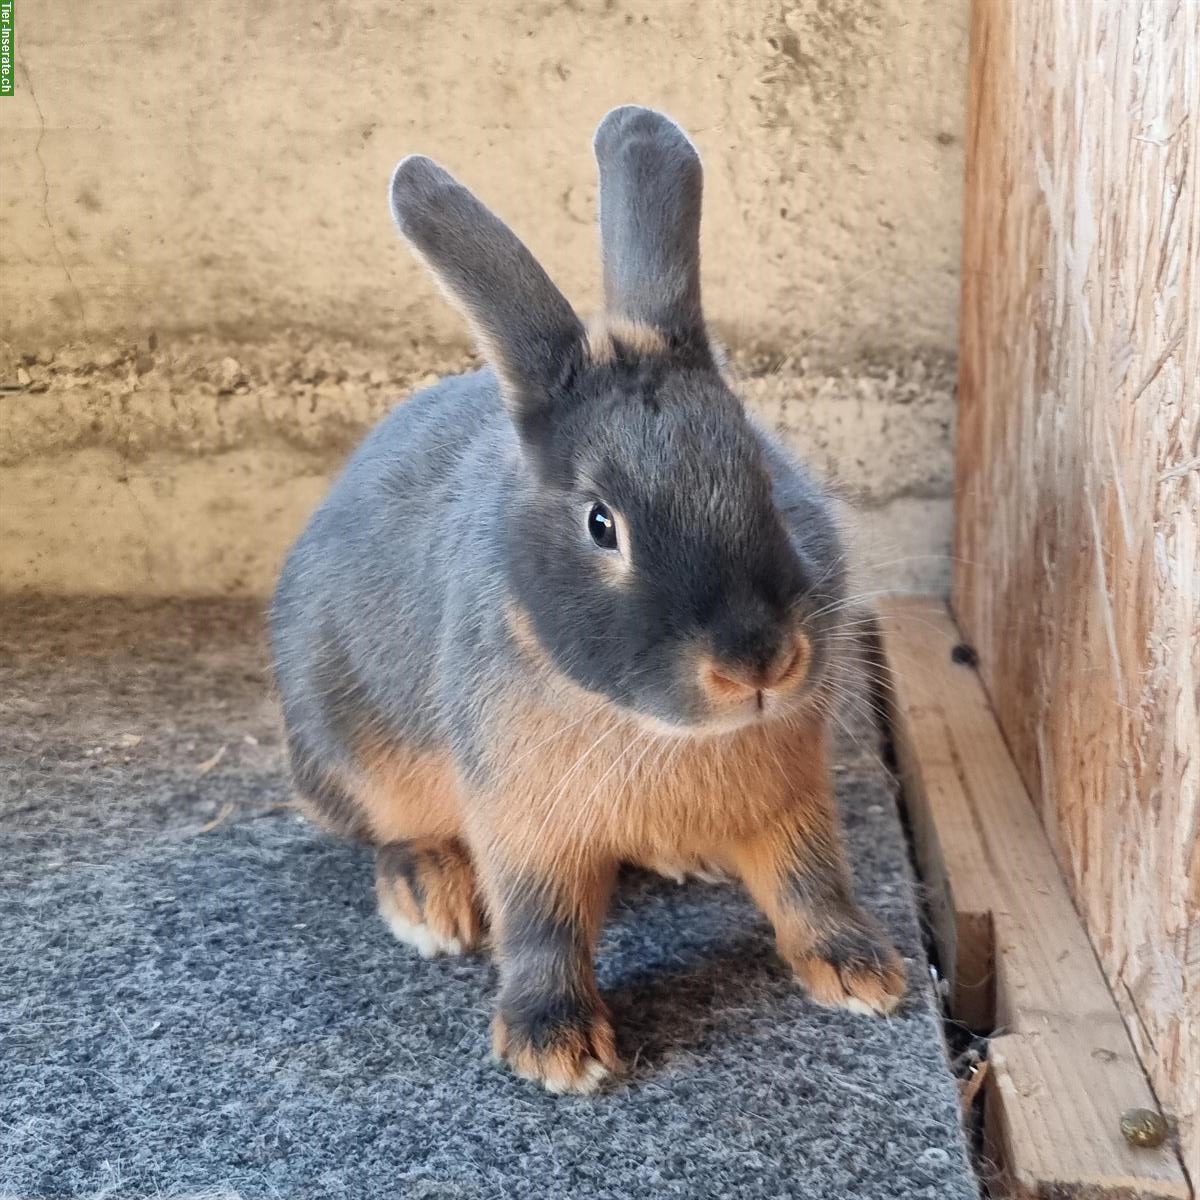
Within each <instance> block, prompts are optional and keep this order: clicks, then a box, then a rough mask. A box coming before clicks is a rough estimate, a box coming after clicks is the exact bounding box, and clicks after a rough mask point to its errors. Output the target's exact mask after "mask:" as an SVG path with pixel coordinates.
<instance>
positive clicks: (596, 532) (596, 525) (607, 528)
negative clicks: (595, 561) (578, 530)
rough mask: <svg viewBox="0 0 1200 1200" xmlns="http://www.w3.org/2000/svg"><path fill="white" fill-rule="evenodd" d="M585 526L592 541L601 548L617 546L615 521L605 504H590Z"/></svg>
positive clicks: (614, 547) (606, 548)
mask: <svg viewBox="0 0 1200 1200" xmlns="http://www.w3.org/2000/svg"><path fill="white" fill-rule="evenodd" d="M587 527H588V533H590V534H591V535H592V541H593V542H595V543H596V545H597V546H599V547H600V549H601V550H615V549H616V548H617V523H616V521H614V520H613V515H612V513H611V512H609V510H608V506H607V505H605V504H599V503H597V504H593V505H592V507H591V508H590V509H589V510H588V518H587Z"/></svg>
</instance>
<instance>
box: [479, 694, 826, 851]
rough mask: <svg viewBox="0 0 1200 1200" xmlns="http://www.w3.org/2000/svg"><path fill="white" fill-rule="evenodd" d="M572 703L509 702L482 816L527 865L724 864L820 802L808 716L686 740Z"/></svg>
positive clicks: (818, 756)
mask: <svg viewBox="0 0 1200 1200" xmlns="http://www.w3.org/2000/svg"><path fill="white" fill-rule="evenodd" d="M576 701H577V702H576V703H573V704H571V705H568V706H562V707H551V706H549V705H547V704H545V703H539V702H536V701H531V702H529V703H527V704H525V705H523V706H522V705H517V706H514V707H513V708H511V709H510V710H509V712H508V713H507V714H506V718H505V720H504V723H503V725H502V727H500V728H498V729H497V738H496V743H495V753H494V757H493V760H492V761H493V770H494V779H495V784H494V787H493V789H492V790H493V792H494V795H493V797H492V798H491V801H490V803H488V804H487V811H486V820H487V821H488V823H489V825H491V827H492V832H493V837H495V838H496V839H497V840H499V841H503V842H504V843H506V846H507V848H508V850H509V851H510V853H511V852H514V851H515V852H518V854H519V857H520V858H521V859H522V860H524V861H526V862H528V863H529V864H530V865H533V864H535V863H536V864H538V865H541V866H551V865H553V864H554V863H556V862H557V861H559V860H561V859H562V858H564V857H566V858H569V859H574V858H580V857H586V856H589V855H591V854H602V855H605V856H611V857H614V858H620V859H625V860H631V861H636V862H643V863H648V864H659V863H662V862H674V861H682V862H684V863H685V864H686V863H687V861H688V860H690V859H697V860H701V861H709V862H714V863H721V862H722V861H723V860H724V855H723V850H724V847H726V846H727V845H728V844H729V843H731V842H733V841H737V840H742V839H745V838H746V837H748V836H752V835H753V834H755V833H756V832H758V831H759V830H761V829H764V828H765V827H768V826H770V825H771V824H773V823H774V822H775V821H777V820H778V819H779V818H780V817H781V816H783V814H785V813H787V814H789V815H790V816H791V819H792V820H794V819H795V814H796V813H797V811H798V810H800V811H802V810H803V809H804V808H805V807H807V806H813V805H823V804H825V803H827V800H826V797H827V795H828V788H827V784H826V762H825V731H824V727H823V725H822V723H821V722H820V721H819V720H818V719H817V718H815V717H813V718H809V719H807V720H805V721H803V722H800V723H797V722H795V721H792V722H789V723H782V722H770V723H763V724H762V725H756V726H750V727H747V728H745V729H742V730H739V731H737V732H733V733H726V734H719V735H714V736H711V737H704V738H685V737H672V736H670V735H666V734H661V733H655V732H651V731H648V730H646V729H645V728H644V727H642V726H641V725H640V724H638V723H637V722H636V721H635V720H634V719H632V718H630V717H627V716H625V715H623V714H621V713H620V712H619V711H617V710H616V709H614V708H613V707H612V706H611V705H609V704H607V703H603V702H598V701H596V699H595V698H594V697H587V698H586V699H581V698H579V697H576Z"/></svg>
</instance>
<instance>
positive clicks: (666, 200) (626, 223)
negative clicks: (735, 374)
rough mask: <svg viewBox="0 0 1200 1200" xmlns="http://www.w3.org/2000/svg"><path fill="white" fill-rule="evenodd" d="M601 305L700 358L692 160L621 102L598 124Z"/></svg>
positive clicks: (665, 126)
mask: <svg viewBox="0 0 1200 1200" xmlns="http://www.w3.org/2000/svg"><path fill="white" fill-rule="evenodd" d="M593 147H594V149H595V153H596V163H597V165H598V166H599V168H600V245H601V252H602V255H603V258H604V303H605V307H606V308H607V310H608V311H609V312H610V313H612V314H614V315H617V316H620V317H622V318H624V319H626V320H629V321H634V322H637V323H638V324H643V325H649V326H651V327H652V328H654V329H657V330H660V331H661V332H662V333H664V334H665V335H666V337H667V339H668V341H669V342H670V344H671V345H672V347H673V348H674V349H675V351H676V353H677V354H684V353H687V354H688V355H689V356H694V357H696V358H697V360H698V361H699V362H701V363H703V362H705V361H706V360H708V358H709V355H708V339H707V337H706V335H705V332H704V316H703V313H702V311H701V306H700V202H701V195H702V190H703V185H702V178H703V173H702V171H701V166H700V156H699V155H698V154H697V153H696V149H695V147H694V146H693V145H692V143H691V142H690V141H688V139H687V137H686V136H685V134H684V132H683V130H682V129H680V128H679V126H678V125H676V124H675V123H674V122H673V121H670V120H668V119H667V118H666V117H664V116H663V115H662V114H661V113H656V112H651V111H650V110H649V109H645V108H637V107H634V106H633V105H626V106H624V107H623V108H614V109H613V110H612V112H610V113H609V114H608V116H606V117H605V118H604V120H603V121H601V123H600V127H599V128H598V129H597V130H596V137H595V140H594V143H593Z"/></svg>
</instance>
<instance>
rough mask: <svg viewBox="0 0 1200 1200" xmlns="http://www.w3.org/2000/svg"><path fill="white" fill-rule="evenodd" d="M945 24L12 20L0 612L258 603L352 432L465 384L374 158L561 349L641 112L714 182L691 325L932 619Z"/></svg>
mask: <svg viewBox="0 0 1200 1200" xmlns="http://www.w3.org/2000/svg"><path fill="white" fill-rule="evenodd" d="M965 18H966V13H965V7H964V6H963V5H962V4H961V3H960V2H959V0H911V2H910V0H845V3H837V4H832V3H829V0H742V2H739V3H735V4H730V5H715V6H700V7H698V8H697V7H696V6H695V5H693V4H691V3H687V2H685V0H666V2H665V3H659V4H654V5H651V4H648V3H636V2H634V0H573V2H572V3H571V4H566V5H546V4H544V3H542V2H541V0H502V2H500V3H496V4H491V5H487V6H483V7H479V6H474V7H472V6H423V7H422V6H415V5H379V4H371V3H362V2H361V0H331V2H330V3H327V4H323V5H321V6H319V7H318V8H315V9H310V8H308V7H306V6H297V5H278V4H255V5H244V4H241V3H238V2H237V0H213V2H212V3H210V4H206V5H203V6H182V7H181V6H177V5H164V4H162V3H161V2H159V0H130V3H127V4H123V5H120V6H117V7H115V8H114V7H112V6H109V7H103V6H80V5H78V4H74V3H72V0H43V3H41V4H39V5H37V6H26V7H25V8H23V9H21V11H20V14H19V16H18V23H19V29H18V34H19V36H18V55H19V67H20V73H19V76H18V85H17V93H16V95H15V96H14V97H13V98H12V99H10V100H9V101H7V102H6V103H5V104H4V105H2V106H0V133H2V135H3V136H0V276H2V277H3V281H4V304H3V306H0V509H2V511H3V519H2V520H0V588H2V589H9V590H11V589H23V588H34V589H41V590H47V591H67V592H84V591H90V590H99V591H106V592H112V591H134V592H145V593H159V594H163V593H173V592H189V593H235V592H261V591H263V590H265V589H266V587H267V586H268V585H269V581H270V579H271V576H272V574H273V572H274V570H275V566H276V563H277V561H278V558H279V555H280V553H281V551H282V548H283V546H284V545H286V543H287V541H288V539H289V538H290V537H291V536H292V534H293V533H294V532H295V531H296V529H298V527H299V526H300V525H301V524H302V523H303V520H304V519H305V517H306V516H307V514H308V512H309V510H310V509H311V507H312V505H313V504H315V503H316V501H317V499H318V498H319V496H320V495H321V493H322V491H323V490H324V488H325V486H326V484H327V481H328V479H329V477H330V475H331V474H332V472H333V471H335V470H336V468H337V465H338V463H339V462H340V461H341V460H342V458H343V457H344V455H345V453H346V452H347V450H348V449H349V448H350V447H351V446H352V445H353V444H354V442H355V441H357V439H358V438H359V437H360V436H361V434H362V432H363V431H364V430H365V429H366V428H367V426H368V425H369V424H370V423H371V422H372V421H373V420H374V419H376V418H377V417H378V416H379V415H380V414H381V413H382V412H383V411H384V409H385V408H386V407H387V405H388V404H390V403H392V402H393V401H395V400H396V399H397V398H399V397H400V396H402V395H404V394H405V393H406V392H407V391H409V390H411V388H412V387H413V386H416V385H419V384H421V383H422V382H424V381H425V380H427V379H428V378H430V377H432V376H434V375H436V374H438V373H440V372H442V371H445V370H447V369H457V368H458V367H460V366H461V365H464V364H465V363H468V362H469V361H470V355H469V352H467V351H466V350H464V349H463V343H462V327H461V324H460V322H459V320H458V318H457V316H456V315H455V314H454V313H453V312H452V311H451V310H450V309H449V308H448V307H447V306H446V305H445V304H444V303H442V302H441V300H440V299H439V298H438V297H437V296H436V293H435V291H434V289H433V287H432V286H431V285H430V284H429V283H428V281H427V280H426V279H425V278H424V277H423V276H422V275H421V273H420V271H419V270H418V269H417V268H416V266H415V265H414V264H413V262H412V261H411V259H410V258H409V256H408V255H407V254H406V253H405V251H404V250H403V248H402V247H401V246H400V245H399V244H398V241H397V239H396V237H395V234H394V231H393V229H392V228H391V223H390V221H389V219H388V216H387V211H386V203H385V192H386V180H387V178H388V175H389V173H390V169H391V167H392V165H393V164H394V162H395V160H396V158H397V157H399V156H400V155H401V154H403V153H405V152H408V151H411V150H424V151H427V152H431V153H434V154H435V155H436V156H437V157H439V158H441V159H442V160H443V161H445V162H446V163H447V165H448V166H450V167H451V168H452V169H453V170H454V171H455V172H456V173H458V174H459V175H460V176H461V177H462V178H463V179H464V180H465V181H466V182H467V183H469V184H470V185H471V186H473V187H474V188H475V189H476V190H478V191H479V192H480V194H481V195H483V196H484V197H485V198H486V200H487V201H488V203H489V204H491V205H492V206H494V208H495V209H496V210H497V211H498V212H499V213H500V214H501V215H502V216H504V217H505V218H506V219H508V220H509V221H510V222H511V223H512V224H513V225H514V226H515V227H516V228H517V229H518V230H519V231H520V232H521V233H522V234H523V235H524V236H525V237H526V238H527V239H528V240H529V242H530V244H531V245H532V247H533V249H534V250H535V252H536V253H538V254H539V256H540V257H541V258H542V259H543V261H544V262H545V263H546V265H547V267H548V269H549V270H550V271H551V273H552V275H553V276H554V277H555V279H556V280H557V281H558V282H559V283H560V285H561V286H562V287H563V289H564V291H565V292H566V293H567V294H568V295H569V296H570V297H571V298H572V300H574V301H575V302H576V303H577V304H578V305H579V307H580V308H581V310H584V311H586V310H588V309H590V308H594V306H595V303H596V300H597V298H598V292H599V278H600V273H599V268H598V258H597V253H596V242H595V232H594V221H593V218H594V208H595V183H594V165H593V163H592V159H591V153H590V148H589V137H590V133H591V130H592V128H593V126H594V125H595V122H596V121H597V120H598V119H599V117H600V116H601V115H602V113H603V112H604V111H605V110H606V109H607V108H609V107H611V106H612V105H614V104H617V103H623V102H627V101H630V100H637V101H640V102H643V103H649V104H654V105H657V106H659V107H662V108H664V109H666V110H667V111H669V112H671V113H672V114H673V115H675V116H676V117H677V118H678V119H679V120H680V121H681V122H682V123H683V124H684V125H685V127H686V128H687V129H688V130H689V132H690V133H691V134H692V136H693V137H694V138H695V139H696V141H697V143H698V145H699V146H700V148H701V150H702V152H703V153H704V155H705V157H706V162H707V175H706V209H705V225H704V234H703V237H704V247H703V249H704V260H705V289H706V303H707V307H708V309H709V312H710V316H711V317H712V318H713V321H714V324H715V326H716V328H717V330H718V332H719V334H720V336H721V337H722V339H723V340H724V341H725V342H726V343H727V344H729V345H730V346H731V347H733V349H734V351H735V358H736V361H737V364H738V366H739V369H740V371H741V373H742V376H743V383H744V390H745V392H746V394H747V397H748V399H749V400H750V402H751V403H752V404H753V405H754V406H755V407H756V408H757V409H758V410H759V411H761V412H762V413H764V414H765V415H766V417H767V418H768V420H771V421H773V422H775V423H776V424H778V425H780V426H781V427H782V428H784V430H785V431H786V432H787V434H788V435H789V436H790V437H791V438H792V439H793V441H794V443H795V444H796V446H797V448H799V449H800V450H801V451H802V452H804V453H806V454H807V455H808V456H809V457H811V458H812V459H813V461H814V462H815V464H816V465H817V467H818V468H819V469H820V470H821V471H822V472H823V473H824V474H825V475H827V476H828V477H830V478H832V479H833V480H835V481H836V482H837V484H838V485H839V486H840V487H841V488H842V489H843V490H844V491H845V492H846V494H847V495H848V497H849V498H850V499H852V500H853V501H855V502H856V503H857V505H858V506H859V508H860V513H861V518H862V519H861V520H860V522H859V525H860V527H862V528H863V529H864V530H865V535H866V547H865V549H864V558H865V559H866V561H867V563H868V564H873V565H874V572H873V573H872V572H871V571H868V576H869V578H871V579H872V580H878V581H880V582H881V583H884V584H895V585H898V586H913V585H916V586H922V587H933V588H938V587H941V586H942V585H943V584H944V582H945V579H946V574H947V572H946V558H945V555H946V552H947V548H948V541H949V520H950V517H949V514H950V500H949V496H950V491H951V480H950V471H951V468H950V450H949V425H950V421H951V417H952V412H953V394H952V391H953V389H952V378H953V364H952V361H951V356H952V354H953V349H954V343H955V326H956V308H957V288H958V279H957V262H958V246H959V232H958V231H959V213H960V207H961V202H960V197H961V173H962V144H961V143H962V128H961V126H962V115H963V91H964V76H965V54H966V46H965ZM585 47H586V53H584V48H585ZM883 564H887V565H883Z"/></svg>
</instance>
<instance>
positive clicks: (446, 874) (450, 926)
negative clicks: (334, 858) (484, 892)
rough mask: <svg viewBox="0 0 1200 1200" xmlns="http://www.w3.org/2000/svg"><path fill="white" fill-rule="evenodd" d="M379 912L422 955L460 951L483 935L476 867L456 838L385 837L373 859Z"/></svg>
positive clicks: (460, 952) (470, 947)
mask: <svg viewBox="0 0 1200 1200" xmlns="http://www.w3.org/2000/svg"><path fill="white" fill-rule="evenodd" d="M375 895H376V898H377V901H378V905H379V915H380V916H381V917H382V918H383V919H384V921H385V922H386V923H387V926H388V928H389V929H390V930H391V931H392V933H394V934H395V935H396V937H397V938H399V939H400V941H402V942H407V943H408V945H410V946H413V947H415V949H416V950H417V952H418V953H419V954H420V955H421V956H422V957H423V958H433V957H435V956H436V955H439V954H463V953H465V952H466V951H468V950H473V949H474V948H475V947H476V946H477V945H478V944H479V941H480V939H481V937H482V932H483V922H482V919H481V917H480V911H479V900H478V897H477V895H476V890H475V869H474V867H473V866H472V865H471V860H470V857H469V856H468V854H467V852H466V850H465V848H464V847H463V846H462V845H461V843H459V842H457V841H447V842H429V841H412V842H390V843H388V844H387V845H386V846H381V847H380V848H379V851H378V854H377V856H376V859H375Z"/></svg>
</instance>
